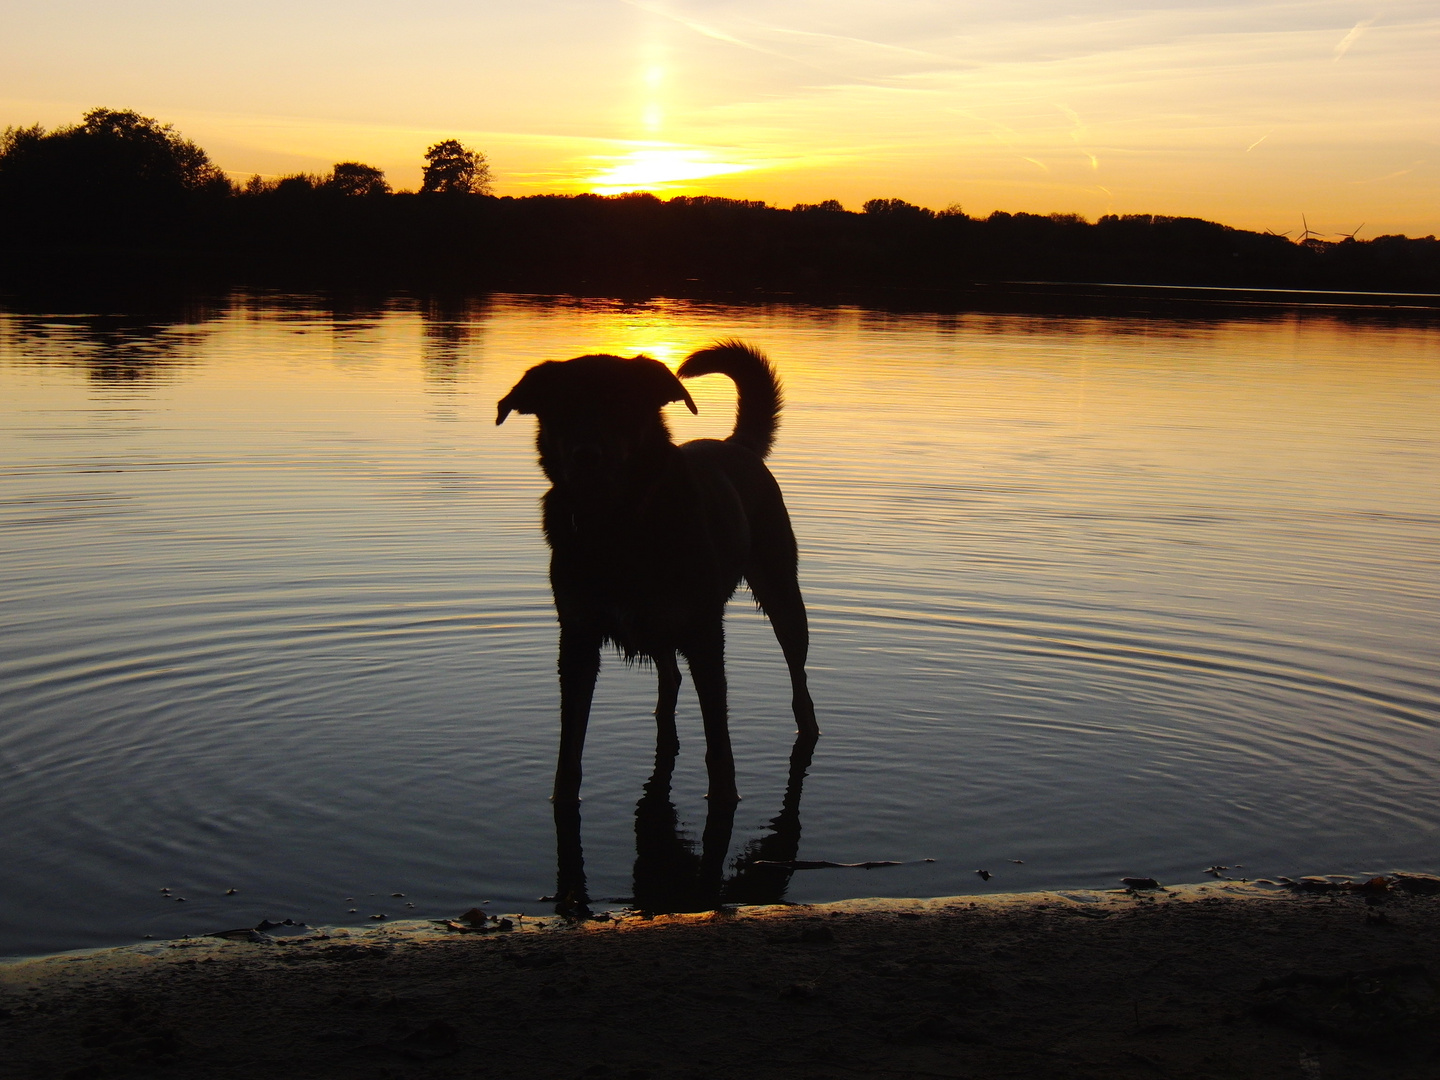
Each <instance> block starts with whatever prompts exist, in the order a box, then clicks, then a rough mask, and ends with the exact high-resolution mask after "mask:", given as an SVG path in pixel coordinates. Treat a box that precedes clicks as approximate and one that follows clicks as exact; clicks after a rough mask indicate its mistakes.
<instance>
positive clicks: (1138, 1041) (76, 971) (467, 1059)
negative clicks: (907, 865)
mask: <svg viewBox="0 0 1440 1080" xmlns="http://www.w3.org/2000/svg"><path fill="white" fill-rule="evenodd" d="M1408 885H1409V887H1407V888H1401V887H1400V886H1399V885H1398V884H1397V883H1396V882H1395V880H1394V879H1391V881H1390V882H1388V883H1386V886H1385V887H1384V888H1383V889H1382V888H1381V887H1379V886H1378V885H1376V886H1372V890H1373V891H1371V892H1368V893H1367V892H1364V891H1354V890H1350V891H1334V892H1329V893H1295V892H1288V891H1282V890H1271V891H1262V890H1257V889H1253V888H1242V887H1238V886H1227V885H1223V884H1218V883H1217V884H1216V885H1214V886H1211V887H1208V888H1204V889H1201V888H1190V889H1185V890H1171V891H1167V892H1163V893H1158V894H1154V895H1145V894H1077V893H1071V894H1063V895H1062V894H1055V893H1042V894H1033V895H1029V896H1011V897H995V898H987V899H983V900H971V899H968V898H958V899H950V900H931V901H904V900H886V901H874V902H861V903H853V904H846V905H834V906H820V907H794V908H742V909H739V910H738V911H733V912H731V911H722V912H717V913H714V914H709V915H700V916H678V917H661V918H655V919H653V920H645V919H641V918H639V917H636V918H627V919H623V920H620V921H618V922H613V921H612V922H605V923H588V924H585V925H582V926H575V927H568V928H567V927H565V926H564V925H563V924H560V923H558V922H555V921H551V922H549V923H541V924H539V926H538V927H537V926H536V924H535V923H534V922H533V921H532V920H524V922H523V924H522V925H521V926H520V927H518V928H516V929H514V930H508V931H507V930H494V931H492V932H489V933H484V934H479V933H465V934H462V933H456V932H454V931H451V930H445V929H443V928H440V927H434V926H430V927H428V928H420V927H419V926H417V925H415V924H411V925H408V926H377V927H376V928H374V929H372V930H348V931H347V930H329V931H325V932H323V934H324V936H319V935H316V936H312V937H309V938H306V939H303V940H291V941H286V942H283V943H282V942H280V941H272V940H259V941H222V940H216V939H197V940H187V941H179V942H168V943H154V944H151V945H147V946H143V947H135V948H130V949H123V950H110V951H107V952H104V953H98V954H89V955H85V956H62V957H53V958H48V959H45V960H39V961H27V962H25V963H23V964H18V965H7V966H5V967H3V968H0V1075H3V1076H5V1077H6V1078H9V1077H24V1078H27V1080H28V1078H36V1080H42V1078H51V1077H56V1078H59V1077H70V1078H82V1077H83V1078H89V1077H121V1076H123V1077H130V1076H143V1077H158V1078H166V1077H207V1078H208V1077H216V1078H223V1077H247V1078H249V1077H257V1078H260V1077H266V1078H269V1077H276V1078H289V1077H303V1078H310V1077H315V1078H327V1077H335V1078H345V1080H363V1078H370V1080H380V1078H402V1077H403V1078H414V1080H428V1078H432V1077H434V1078H441V1077H497V1078H506V1077H520V1078H525V1077H565V1078H569V1077H574V1078H587V1080H610V1078H635V1080H639V1078H642V1077H644V1078H653V1080H660V1078H671V1077H674V1078H687V1080H688V1078H695V1080H700V1078H712V1077H713V1078H716V1080H728V1078H755V1077H759V1078H766V1077H785V1078H787V1080H794V1078H799V1080H807V1078H813V1080H819V1078H821V1077H836V1078H848V1077H857V1076H873V1077H884V1078H889V1077H1052V1076H1053V1077H1131V1076H1133V1077H1190V1076H1194V1077H1206V1078H1216V1077H1220V1078H1233V1077H1265V1078H1285V1077H1299V1078H1302V1080H1315V1078H1324V1077H1337V1078H1338V1077H1346V1078H1357V1077H1371V1076H1374V1077H1382V1076H1383V1077H1386V1078H1387V1080H1389V1078H1397V1080H1398V1078H1409V1077H1415V1078H1425V1080H1432V1078H1436V1077H1440V1013H1437V1007H1440V998H1437V993H1436V987H1437V982H1436V981H1435V977H1436V976H1437V975H1440V895H1435V894H1433V893H1430V892H1428V891H1427V890H1429V889H1430V888H1431V887H1432V886H1431V885H1430V884H1427V883H1423V882H1421V883H1417V882H1414V881H1412V882H1410V883H1408ZM1433 887H1435V888H1437V889H1440V882H1437V883H1434V886H1433ZM1350 973H1354V974H1350Z"/></svg>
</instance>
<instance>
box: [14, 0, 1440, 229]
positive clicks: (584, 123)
mask: <svg viewBox="0 0 1440 1080" xmlns="http://www.w3.org/2000/svg"><path fill="white" fill-rule="evenodd" d="M0 27H3V33H0V124H5V123H9V124H28V123H34V122H37V121H38V122H41V123H44V124H46V125H56V124H61V123H68V122H73V121H74V120H76V119H78V117H79V115H80V113H81V112H82V111H83V110H85V109H87V108H90V107H93V106H96V105H104V106H108V107H111V108H135V109H138V110H139V111H141V112H143V113H146V114H147V115H151V116H155V117H157V118H159V119H161V120H165V121H169V122H172V123H174V124H175V125H176V126H177V127H178V128H179V129H180V130H181V131H182V132H183V133H184V134H186V135H188V136H190V137H191V138H193V139H195V140H196V141H197V142H199V143H200V144H201V145H202V146H204V147H205V148H206V149H208V150H209V151H210V153H211V155H212V157H214V158H215V159H216V160H217V162H218V163H219V164H220V165H221V166H222V167H223V168H225V169H227V170H229V171H230V172H231V173H232V175H234V176H236V177H243V176H246V175H249V174H250V173H254V172H259V173H262V174H266V175H275V174H280V173H284V172H292V171H298V170H307V171H323V170H325V169H328V168H329V166H330V165H331V164H333V163H334V162H335V161H338V160H360V161H364V162H367V163H369V164H373V165H378V166H380V167H381V168H383V169H385V170H386V172H387V174H388V175H389V177H390V179H391V181H392V182H393V183H395V184H396V185H397V186H402V187H403V186H415V185H416V184H417V183H418V180H419V170H420V165H421V163H422V162H421V154H422V153H423V151H424V148H425V147H426V146H427V145H429V144H430V143H432V142H434V141H437V140H438V139H441V138H449V137H459V138H461V139H462V140H464V141H466V142H468V143H470V144H471V145H474V146H477V147H479V148H481V149H483V150H484V151H485V152H486V153H487V154H488V155H489V157H490V160H491V164H492V167H493V170H494V173H495V177H496V190H497V192H498V193H501V194H515V195H521V194H530V193H536V192H548V191H587V190H593V191H602V192H615V191H622V190H633V189H645V190H653V191H656V192H657V193H659V194H662V195H668V194H698V193H707V194H716V195H728V196H732V197H737V198H752V199H763V200H765V201H767V202H770V203H772V204H775V205H779V206H789V205H791V204H792V203H795V202H801V201H803V202H816V201H819V200H821V199H826V198H838V199H840V200H841V201H842V202H843V203H845V204H846V205H847V206H848V207H850V208H852V209H858V207H859V204H860V203H861V202H862V201H864V200H865V199H867V198H872V197H876V196H882V197H898V198H904V199H908V200H910V201H912V202H917V203H921V204H923V205H927V206H931V207H935V208H937V209H938V208H942V207H945V206H948V205H951V204H959V205H960V206H962V207H963V208H964V209H965V210H966V211H967V212H969V213H972V214H977V215H981V214H986V213H988V212H989V211H991V210H994V209H1004V210H1012V211H1014V210H1029V211H1032V212H1038V213H1048V212H1051V211H1075V212H1079V213H1081V214H1084V215H1086V216H1087V217H1090V218H1094V217H1096V216H1098V215H1100V214H1104V213H1141V212H1149V213H1166V214H1191V215H1196V216H1200V217H1206V218H1210V219H1213V220H1218V221H1224V222H1226V223H1229V224H1234V225H1239V226H1243V227H1248V228H1257V229H1263V228H1272V229H1275V230H1277V231H1286V230H1290V231H1292V232H1293V231H1295V230H1298V229H1299V228H1300V220H1301V215H1302V214H1305V215H1306V217H1307V220H1308V222H1309V225H1310V227H1311V228H1312V229H1315V230H1317V231H1320V232H1322V233H1325V234H1329V235H1335V234H1338V233H1342V232H1343V233H1348V232H1350V231H1351V230H1353V229H1355V228H1356V227H1357V226H1359V227H1361V232H1360V236H1361V237H1362V238H1364V237H1366V236H1375V235H1378V234H1380V233H1383V232H1405V233H1409V234H1411V235H1425V234H1428V233H1436V232H1440V198H1437V194H1440V160H1437V159H1440V94H1437V86H1440V84H1437V81H1436V75H1435V63H1436V61H1435V58H1436V57H1437V56H1440V11H1437V9H1436V8H1435V7H1434V5H1433V4H1422V3H1418V2H1414V0H1406V2H1401V3H1396V4H1390V5H1388V6H1386V7H1384V8H1383V9H1382V8H1378V7H1367V6H1364V5H1361V4H1356V3H1349V2H1308V0H1307V2H1294V3H1267V2H1260V3H1250V4H1242V3H1239V2H1234V0H1223V2H1213V3H1200V2H1186V3H1169V4H1152V5H1151V6H1148V7H1135V6H1121V5H1119V4H1117V3H1114V0H1100V2H1095V3H1090V4H1083V5H1082V4H1079V3H1075V2H1072V0H1049V2H1038V3H1034V2H1032V3H1022V4H1018V5H996V4H980V3H975V2H973V0H888V2H887V3H885V4H879V3H875V2H873V0H872V2H868V3H858V2H855V0H824V2H821V0H767V2H764V3H761V2H759V0H685V2H660V0H532V2H531V3H529V4H526V5H523V6H522V5H512V4H499V3H495V2H492V0H469V2H467V3H460V2H459V0H417V2H415V3H411V4H408V5H404V6H403V7H402V6H400V5H391V4H380V3H376V2H375V0H355V2H350V3H345V4H341V3H339V2H336V0H324V2H322V0H290V2H288V3H283V4H282V3H279V2H276V0H255V2H253V3H249V4H247V5H243V6H241V5H234V4H231V3H225V4H221V3H216V2H214V0H188V2H184V3H182V2H180V0H141V2H126V3H122V4H114V3H109V4H103V5H102V4H100V3H97V2H95V0H56V2H52V3H47V4H44V5H38V4H37V5H12V6H11V9H10V10H9V11H8V12H7V13H6V14H5V15H4V16H3V22H0Z"/></svg>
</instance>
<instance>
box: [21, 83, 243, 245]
mask: <svg viewBox="0 0 1440 1080" xmlns="http://www.w3.org/2000/svg"><path fill="white" fill-rule="evenodd" d="M231 191H232V187H231V184H230V181H229V180H228V179H226V177H225V174H224V173H223V172H222V171H221V170H220V169H219V168H218V167H216V166H215V165H214V164H213V163H212V162H211V161H210V158H209V157H208V156H207V155H206V153H205V151H204V150H202V149H200V147H198V146H196V145H195V144H194V143H193V142H191V141H190V140H189V139H186V138H184V137H182V136H181V135H180V134H178V133H177V132H176V131H175V129H174V128H172V127H171V126H170V125H169V124H161V123H160V122H159V121H156V120H153V119H151V118H150V117H148V116H141V115H140V114H139V113H137V112H135V111H134V110H132V109H91V110H90V111H89V112H88V113H86V114H85V116H84V118H83V119H82V120H81V122H80V123H78V124H74V125H71V126H68V127H61V128H57V129H56V130H54V131H51V132H48V133H47V132H46V131H45V130H44V129H43V128H41V127H40V126H39V125H35V126H33V127H28V128H8V129H6V131H5V134H4V136H3V137H0V207H10V208H19V207H21V206H24V207H26V208H27V209H28V211H29V213H28V214H27V215H24V216H25V218H26V220H22V221H19V222H17V223H16V224H17V225H18V227H19V228H20V229H21V231H22V232H30V233H36V234H41V235H56V234H58V235H60V236H64V237H66V239H67V240H70V241H75V240H81V241H86V242H102V243H110V242H114V241H117V240H121V239H124V240H126V241H129V240H134V239H148V240H149V241H151V242H153V241H155V240H157V239H160V238H162V237H164V236H166V235H168V234H170V233H172V232H173V230H175V229H176V228H178V227H180V224H181V221H182V219H183V217H184V216H185V213H186V210H187V207H188V206H189V205H190V204H191V203H192V202H193V201H194V200H195V199H197V198H201V199H203V198H212V199H218V198H223V197H224V196H228V195H229V194H230V193H231Z"/></svg>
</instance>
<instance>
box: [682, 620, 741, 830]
mask: <svg viewBox="0 0 1440 1080" xmlns="http://www.w3.org/2000/svg"><path fill="white" fill-rule="evenodd" d="M680 651H681V652H682V653H683V654H684V656H685V659H686V660H687V661H689V663H690V678H691V680H692V681H693V682H694V683H695V693H696V695H697V696H698V697H699V698H700V716H701V719H702V720H703V721H704V723H705V771H706V772H707V773H708V774H709V777H710V792H709V794H708V795H707V796H706V798H709V799H714V800H717V801H719V802H731V803H734V802H739V801H740V793H739V791H738V789H737V788H736V787H735V755H734V754H733V753H732V752H731V750H730V719H729V714H728V707H727V705H726V694H727V690H726V685H725V628H724V624H723V623H722V622H721V621H720V619H718V618H717V619H716V620H715V626H714V629H713V630H707V631H705V632H704V634H703V635H702V636H700V637H699V638H698V639H697V640H695V641H693V642H691V643H690V645H689V646H688V647H686V648H682V649H681V650H680Z"/></svg>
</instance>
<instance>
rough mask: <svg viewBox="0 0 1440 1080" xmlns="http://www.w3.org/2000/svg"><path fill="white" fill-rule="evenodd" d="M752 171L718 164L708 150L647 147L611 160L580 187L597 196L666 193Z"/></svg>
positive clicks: (737, 166)
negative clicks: (644, 192) (728, 175)
mask: <svg viewBox="0 0 1440 1080" xmlns="http://www.w3.org/2000/svg"><path fill="white" fill-rule="evenodd" d="M751 168H753V166H750V165H741V164H739V163H737V162H733V161H719V160H716V159H715V158H714V157H713V156H711V154H710V152H709V151H706V150H694V149H685V148H680V147H667V146H647V147H641V148H638V149H635V150H631V151H630V152H629V153H628V154H625V155H623V156H620V157H616V158H613V159H611V161H610V163H609V164H608V165H607V166H606V167H604V168H602V169H601V170H600V171H598V172H596V173H595V174H594V175H593V176H591V177H589V178H588V179H587V180H586V181H585V182H584V186H585V188H586V189H587V190H590V191H593V192H595V193H596V194H599V195H618V194H620V193H621V192H625V191H670V193H672V194H673V193H674V192H673V191H671V189H673V188H675V187H677V186H680V185H683V184H685V183H686V182H688V181H691V180H704V179H707V178H709V177H712V176H725V175H727V174H729V173H738V172H745V171H747V170H748V169H751Z"/></svg>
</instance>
